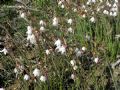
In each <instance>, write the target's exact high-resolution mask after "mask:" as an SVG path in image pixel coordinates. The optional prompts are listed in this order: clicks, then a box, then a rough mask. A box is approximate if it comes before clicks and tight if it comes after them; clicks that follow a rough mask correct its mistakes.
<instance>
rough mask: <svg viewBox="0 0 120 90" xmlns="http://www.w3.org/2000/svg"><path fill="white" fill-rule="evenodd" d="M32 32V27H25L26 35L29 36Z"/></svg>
mask: <svg viewBox="0 0 120 90" xmlns="http://www.w3.org/2000/svg"><path fill="white" fill-rule="evenodd" d="M32 30H33V28H32V26H27V32H26V33H27V34H28V35H31V34H32Z"/></svg>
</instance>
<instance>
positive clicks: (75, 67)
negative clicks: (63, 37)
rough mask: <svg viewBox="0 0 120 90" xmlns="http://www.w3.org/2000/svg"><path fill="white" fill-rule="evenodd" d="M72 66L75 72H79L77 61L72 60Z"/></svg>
mask: <svg viewBox="0 0 120 90" xmlns="http://www.w3.org/2000/svg"><path fill="white" fill-rule="evenodd" d="M70 64H71V65H72V67H73V70H77V68H78V66H77V65H76V61H75V60H71V61H70Z"/></svg>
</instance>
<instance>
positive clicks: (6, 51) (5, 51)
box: [0, 48, 8, 55]
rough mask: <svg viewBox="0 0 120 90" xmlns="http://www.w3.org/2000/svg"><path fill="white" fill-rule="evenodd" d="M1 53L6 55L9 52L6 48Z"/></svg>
mask: <svg viewBox="0 0 120 90" xmlns="http://www.w3.org/2000/svg"><path fill="white" fill-rule="evenodd" d="M0 52H1V53H4V54H5V55H6V54H7V53H8V50H7V49H6V48H4V49H3V50H1V51H0Z"/></svg>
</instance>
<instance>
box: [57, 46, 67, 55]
mask: <svg viewBox="0 0 120 90" xmlns="http://www.w3.org/2000/svg"><path fill="white" fill-rule="evenodd" d="M58 52H61V54H64V53H65V52H66V48H65V46H64V45H62V46H60V47H59V48H58Z"/></svg>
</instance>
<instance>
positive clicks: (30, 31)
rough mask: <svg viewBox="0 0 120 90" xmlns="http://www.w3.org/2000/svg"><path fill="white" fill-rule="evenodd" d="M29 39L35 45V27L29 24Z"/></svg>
mask: <svg viewBox="0 0 120 90" xmlns="http://www.w3.org/2000/svg"><path fill="white" fill-rule="evenodd" d="M26 33H27V41H28V42H29V43H30V44H33V45H35V44H36V38H35V35H34V34H33V28H32V26H28V27H27V32H26Z"/></svg>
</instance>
